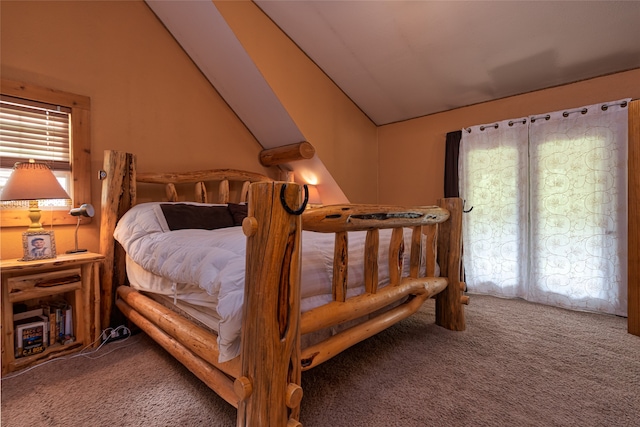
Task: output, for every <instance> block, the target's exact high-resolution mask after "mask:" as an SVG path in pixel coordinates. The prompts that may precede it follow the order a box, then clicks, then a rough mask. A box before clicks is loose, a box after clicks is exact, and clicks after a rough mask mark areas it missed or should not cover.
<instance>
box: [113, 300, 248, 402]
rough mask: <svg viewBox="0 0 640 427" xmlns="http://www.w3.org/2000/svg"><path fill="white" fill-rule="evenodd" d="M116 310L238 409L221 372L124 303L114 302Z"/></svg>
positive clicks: (228, 379)
mask: <svg viewBox="0 0 640 427" xmlns="http://www.w3.org/2000/svg"><path fill="white" fill-rule="evenodd" d="M116 304H117V305H118V308H119V309H120V311H122V312H123V313H124V314H125V315H126V316H127V318H129V319H130V320H131V321H132V322H133V323H135V324H136V325H137V326H138V327H139V328H140V329H142V330H143V331H144V332H145V333H146V334H147V335H149V336H150V337H151V338H153V340H154V341H155V342H157V343H158V344H160V345H161V346H162V347H163V348H164V349H165V350H167V351H168V352H169V354H171V355H172V356H173V357H175V358H176V359H177V360H178V361H180V363H182V364H183V365H184V366H185V367H186V368H187V369H189V370H190V371H191V372H192V373H193V374H194V375H195V376H197V377H198V378H200V380H201V381H202V382H204V383H205V384H206V385H207V386H208V387H209V388H210V389H212V390H213V391H215V392H216V393H217V394H218V395H219V396H220V397H222V398H223V399H224V400H226V401H227V402H229V403H230V404H232V405H233V406H235V407H236V408H237V407H238V397H237V396H236V393H235V390H234V388H233V381H232V380H231V378H229V377H227V376H226V375H225V374H223V373H222V372H221V371H219V370H217V369H216V368H214V367H212V366H211V365H209V364H208V363H207V362H205V361H204V360H202V359H200V358H199V357H197V356H196V355H195V354H194V353H192V352H191V351H190V350H189V349H188V348H186V347H185V346H183V345H182V344H181V343H180V342H178V341H176V340H175V339H174V338H173V337H171V336H170V335H167V334H166V333H165V332H164V331H162V330H161V329H160V328H158V327H156V326H155V325H154V324H153V323H151V322H150V321H149V320H147V319H146V318H145V317H144V316H143V315H141V314H140V313H138V312H137V311H135V310H134V309H133V308H131V307H130V306H129V305H128V304H127V303H126V302H124V301H123V300H121V299H119V300H118V301H116Z"/></svg>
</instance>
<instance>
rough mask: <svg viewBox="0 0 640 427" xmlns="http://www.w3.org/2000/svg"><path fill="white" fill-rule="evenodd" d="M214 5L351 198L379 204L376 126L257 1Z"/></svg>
mask: <svg viewBox="0 0 640 427" xmlns="http://www.w3.org/2000/svg"><path fill="white" fill-rule="evenodd" d="M215 5H216V8H218V10H219V11H220V13H221V14H222V16H223V17H224V18H225V20H226V21H227V23H228V24H229V26H230V27H231V29H232V30H233V31H234V33H235V35H236V37H238V40H239V41H240V43H241V44H242V45H243V47H244V48H245V50H246V51H247V52H248V53H249V56H251V59H252V60H253V61H254V63H255V64H256V66H257V67H258V69H259V70H260V72H261V73H262V75H263V76H264V77H265V79H266V80H267V82H268V83H269V86H270V87H271V89H272V90H273V91H274V93H275V94H276V96H277V97H278V99H279V100H280V102H281V103H282V105H283V106H284V107H285V109H286V110H287V111H288V113H289V115H290V116H291V118H292V119H293V121H294V122H295V123H296V125H297V126H298V128H299V129H300V131H301V132H302V134H303V135H304V136H305V138H306V139H307V141H309V142H310V143H312V144H313V145H314V147H315V148H316V152H317V153H318V157H319V158H320V160H321V161H322V162H323V163H324V165H325V167H326V168H327V170H328V171H329V172H330V173H331V175H332V176H333V178H334V179H335V181H336V182H337V183H338V185H339V186H340V188H341V189H342V191H343V192H344V193H345V195H346V196H347V198H348V199H349V201H350V202H352V203H376V202H377V200H378V149H377V128H376V126H375V124H374V123H373V122H372V121H371V120H369V118H368V117H367V116H366V115H365V114H364V113H363V112H362V111H361V110H360V109H358V108H357V107H356V106H355V104H354V103H353V102H352V101H351V100H350V99H349V98H348V97H347V96H346V95H345V94H344V93H343V92H342V91H341V90H340V89H338V87H337V86H336V85H335V84H334V83H333V82H332V81H331V80H330V79H329V78H328V77H327V76H326V75H325V74H324V73H323V72H322V71H321V70H320V69H319V68H318V66H317V65H316V64H315V63H313V62H312V61H311V60H310V59H309V58H308V57H307V56H306V55H305V54H303V53H302V52H301V51H300V49H299V48H298V47H297V46H296V45H295V44H294V43H293V42H292V41H291V40H290V39H289V38H288V37H287V36H286V35H285V34H284V33H283V32H282V30H280V29H279V28H278V27H277V26H276V25H275V24H274V23H273V22H272V21H271V20H270V19H269V18H268V17H267V16H266V15H265V14H264V13H263V12H262V11H261V10H260V9H259V8H258V7H257V6H256V5H255V4H254V3H252V2H247V1H215Z"/></svg>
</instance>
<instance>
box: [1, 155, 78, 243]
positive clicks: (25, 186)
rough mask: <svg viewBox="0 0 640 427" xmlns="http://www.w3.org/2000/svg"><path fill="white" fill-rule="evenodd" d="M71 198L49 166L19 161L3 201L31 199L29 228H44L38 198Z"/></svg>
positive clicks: (12, 173) (5, 189) (5, 188)
mask: <svg viewBox="0 0 640 427" xmlns="http://www.w3.org/2000/svg"><path fill="white" fill-rule="evenodd" d="M45 199H67V200H68V199H70V197H69V195H68V194H67V192H66V191H65V190H64V188H62V186H61V185H60V183H59V182H58V180H57V179H56V177H55V175H53V172H51V169H49V166H47V165H46V164H45V163H40V162H34V161H29V162H18V163H16V164H15V166H14V167H13V172H11V175H10V176H9V179H8V180H7V183H6V184H5V186H4V188H3V190H2V193H0V200H1V201H19V200H28V201H29V211H30V213H29V218H31V226H30V227H29V230H32V231H33V230H42V225H41V224H40V209H39V207H38V200H45Z"/></svg>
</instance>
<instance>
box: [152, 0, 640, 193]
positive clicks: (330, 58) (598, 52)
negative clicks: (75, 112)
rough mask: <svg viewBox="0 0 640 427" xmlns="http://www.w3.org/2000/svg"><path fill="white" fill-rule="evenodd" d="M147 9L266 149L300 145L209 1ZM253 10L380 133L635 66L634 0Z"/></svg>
mask: <svg viewBox="0 0 640 427" xmlns="http://www.w3.org/2000/svg"><path fill="white" fill-rule="evenodd" d="M145 2H146V3H147V4H148V5H149V7H150V8H151V9H152V10H153V11H154V13H155V14H156V15H157V16H158V18H159V19H160V20H161V21H162V22H163V24H164V25H165V26H166V27H167V29H168V30H169V31H170V32H171V33H172V35H173V36H174V37H175V39H176V40H177V41H178V43H180V45H181V46H182V47H183V49H184V50H185V52H186V53H187V54H188V55H189V56H190V57H191V58H192V60H193V61H194V63H195V64H196V65H197V66H198V67H199V68H200V70H201V71H202V73H203V74H204V75H205V76H206V77H207V79H209V81H210V82H211V83H212V85H213V86H214V87H215V88H216V90H217V91H218V92H219V93H220V95H221V96H222V97H223V98H224V99H225V101H226V102H227V103H228V104H229V106H230V107H231V108H232V109H233V110H234V111H235V112H236V114H237V115H238V117H240V119H241V120H242V121H243V122H244V123H245V125H246V126H247V128H248V129H249V130H250V131H251V132H252V133H253V134H254V135H255V137H256V139H257V140H258V142H259V143H260V144H261V145H262V146H263V147H264V148H273V147H276V146H282V145H286V144H292V143H297V142H300V141H304V140H305V136H304V135H303V133H302V132H301V131H300V129H299V128H298V127H297V126H296V125H295V123H294V122H293V120H292V119H291V117H290V116H289V112H288V111H286V109H285V108H284V107H283V105H282V104H281V103H280V100H279V99H278V97H277V96H276V95H275V94H274V93H273V91H272V89H271V87H270V85H269V83H268V82H266V81H265V79H264V77H263V75H262V74H261V72H260V71H259V70H258V68H257V67H256V66H255V64H254V63H253V60H252V58H251V57H250V56H249V55H248V54H247V52H246V51H245V50H244V48H243V47H242V45H241V44H240V42H239V41H238V39H237V38H236V37H235V35H234V33H233V31H232V30H231V28H230V27H229V26H228V25H227V23H226V21H225V19H224V18H223V16H222V15H221V14H220V12H219V11H218V9H217V7H216V6H215V4H214V3H213V1H212V0H189V1H181V0H145ZM254 3H255V5H256V6H257V7H259V8H260V9H261V10H262V11H263V12H264V13H265V14H266V15H267V16H268V17H269V18H270V19H271V20H272V21H273V22H274V23H275V24H276V25H277V26H278V27H279V28H280V29H281V30H282V31H283V32H284V33H285V34H286V35H287V36H288V37H289V38H290V39H291V40H292V41H293V42H294V43H295V44H296V45H297V46H298V47H299V48H300V49H301V50H302V51H303V52H304V53H305V54H306V55H307V56H308V57H309V58H310V59H311V60H312V61H313V62H315V64H316V65H317V66H318V67H319V68H320V69H321V70H322V71H323V72H324V73H325V74H326V75H327V76H328V77H329V78H330V79H331V80H332V81H333V82H334V83H335V84H336V85H337V86H338V87H339V88H340V89H341V90H342V91H343V92H344V93H345V94H346V95H347V96H348V97H349V98H350V99H351V100H352V101H353V102H354V104H355V105H357V106H358V107H359V108H360V109H361V110H362V111H363V112H364V114H365V115H366V116H367V117H369V118H370V119H371V121H372V122H373V123H374V124H376V125H378V126H380V125H385V124H390V123H394V122H399V121H404V120H409V119H413V118H417V117H421V116H425V115H429V114H433V113H437V112H442V111H447V110H451V109H455V108H458V107H463V106H468V105H472V104H476V103H481V102H485V101H490V100H494V99H499V98H503V97H507V96H511V95H517V94H522V93H526V92H531V91H535V90H539V89H543V88H548V87H553V86H557V85H562V84H567V83H572V82H576V81H580V80H583V79H588V78H592V77H597V76H602V75H606V74H610V73H615V72H619V71H626V70H631V69H635V68H640V24H638V23H639V22H640V1H404V0H383V1H357V0H354V1H347V0H338V1H311V0H310V1H307V0H304V1H303V0H297V1H274V0H254ZM638 84H640V82H639V83H638ZM287 166H289V167H290V168H291V169H289V170H293V166H291V165H284V167H285V168H286V167H287ZM295 168H296V171H298V170H299V169H300V168H308V169H309V170H313V171H314V173H315V174H316V176H317V177H318V179H319V182H322V183H323V186H324V188H325V189H327V193H330V194H332V197H333V199H332V200H331V203H342V202H344V201H346V198H345V196H344V194H343V193H342V190H341V189H340V187H339V186H338V185H337V183H336V182H335V181H334V179H333V177H332V176H331V174H330V173H329V172H328V171H327V169H326V168H325V166H324V164H323V163H322V161H321V160H320V159H319V158H318V157H317V156H314V158H313V159H310V160H305V161H303V162H296V163H295ZM323 199H324V198H323Z"/></svg>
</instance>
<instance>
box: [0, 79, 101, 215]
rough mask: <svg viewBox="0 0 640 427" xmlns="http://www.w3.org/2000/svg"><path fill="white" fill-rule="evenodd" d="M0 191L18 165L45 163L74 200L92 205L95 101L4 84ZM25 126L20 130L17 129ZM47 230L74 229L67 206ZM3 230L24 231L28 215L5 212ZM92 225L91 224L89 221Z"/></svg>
mask: <svg viewBox="0 0 640 427" xmlns="http://www.w3.org/2000/svg"><path fill="white" fill-rule="evenodd" d="M1 93H2V98H1V101H2V102H1V107H2V119H1V121H0V125H1V126H2V132H1V133H2V135H1V143H0V187H1V186H2V185H3V184H4V182H5V181H6V179H7V177H8V176H9V174H10V173H11V169H12V167H13V164H14V163H15V162H18V161H28V159H35V160H41V161H45V162H46V163H47V164H49V167H51V169H52V170H53V172H54V175H56V177H57V178H58V181H60V183H61V184H62V186H63V188H65V189H66V190H67V193H68V194H69V195H70V196H71V198H72V204H73V206H79V205H80V204H82V203H91V186H90V174H91V158H90V123H89V119H90V99H89V98H88V97H85V96H80V95H75V94H71V93H67V92H62V91H56V90H52V89H47V88H42V87H38V86H35V85H30V84H25V83H21V82H16V81H12V80H7V79H2V89H1ZM17 121H21V124H17ZM52 204H53V205H54V206H56V205H57V206H59V207H58V208H56V207H52V208H51V209H47V210H43V212H42V220H43V223H44V224H56V225H59V224H75V223H76V221H77V218H75V217H72V216H70V215H69V214H68V211H69V209H68V207H67V206H60V205H64V203H61V202H60V201H58V202H57V203H56V201H53V203H52ZM0 215H1V220H2V227H15V226H25V225H28V224H29V220H28V218H27V216H26V214H25V210H24V209H2V210H0ZM84 220H86V221H87V222H88V221H89V220H90V219H89V218H86V219H84Z"/></svg>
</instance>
